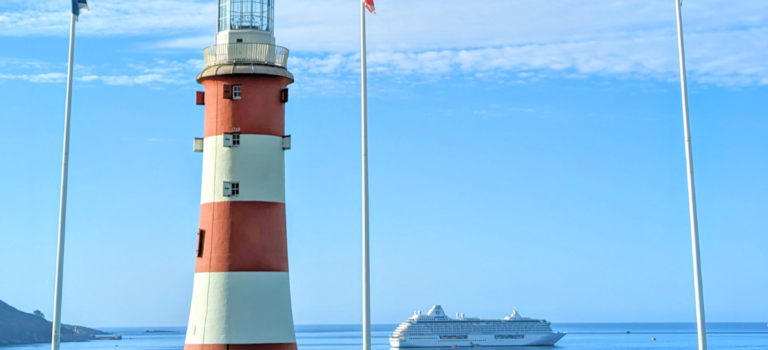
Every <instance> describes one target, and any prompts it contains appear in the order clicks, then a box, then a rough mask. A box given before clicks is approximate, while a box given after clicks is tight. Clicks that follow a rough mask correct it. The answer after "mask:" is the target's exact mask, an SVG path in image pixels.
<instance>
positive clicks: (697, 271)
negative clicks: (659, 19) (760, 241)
mask: <svg viewBox="0 0 768 350" xmlns="http://www.w3.org/2000/svg"><path fill="white" fill-rule="evenodd" d="M682 6H683V1H682V0H675V8H676V9H677V45H678V48H679V50H680V86H681V90H682V95H683V124H684V127H685V158H686V165H687V170H688V206H689V211H690V215H691V244H692V248H693V281H694V290H695V294H696V325H697V331H698V335H699V350H707V328H706V324H705V317H704V286H703V284H702V281H701V255H700V253H699V224H698V218H697V215H696V187H695V185H694V180H693V151H692V149H691V147H692V145H691V129H690V120H689V117H688V82H687V80H686V76H685V48H684V45H683V15H682Z"/></svg>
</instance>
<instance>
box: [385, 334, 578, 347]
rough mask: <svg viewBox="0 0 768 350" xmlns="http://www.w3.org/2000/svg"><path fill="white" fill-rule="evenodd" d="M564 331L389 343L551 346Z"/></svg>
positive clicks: (419, 338)
mask: <svg viewBox="0 0 768 350" xmlns="http://www.w3.org/2000/svg"><path fill="white" fill-rule="evenodd" d="M564 336H565V333H551V332H542V333H535V332H531V333H526V334H525V335H524V336H523V337H522V338H516V339H510V338H502V339H498V338H496V336H494V335H493V334H470V335H468V336H467V339H440V337H439V336H412V337H409V336H405V337H403V338H389V344H390V345H391V346H392V347H395V348H459V347H460V348H469V347H491V348H493V347H502V346H553V345H555V343H557V341H558V340H560V339H561V338H563V337H564Z"/></svg>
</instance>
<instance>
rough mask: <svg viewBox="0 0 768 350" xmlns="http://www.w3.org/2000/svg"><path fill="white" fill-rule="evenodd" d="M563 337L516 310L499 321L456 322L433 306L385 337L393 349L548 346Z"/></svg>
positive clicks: (459, 319)
mask: <svg viewBox="0 0 768 350" xmlns="http://www.w3.org/2000/svg"><path fill="white" fill-rule="evenodd" d="M564 336H565V333H554V332H552V327H550V323H549V322H547V320H543V319H537V318H529V317H522V316H520V314H518V313H517V310H514V311H512V315H509V316H507V317H504V318H503V319H487V320H483V319H480V318H469V317H467V318H465V317H464V314H456V318H450V317H448V316H446V315H445V311H443V308H442V307H441V306H440V305H435V306H433V307H432V308H431V309H429V312H427V314H426V315H422V314H421V311H416V312H414V313H413V316H411V317H410V318H408V320H406V321H405V322H403V323H401V324H400V325H399V326H398V327H397V329H395V331H394V332H393V333H392V335H390V336H389V344H390V345H392V346H393V347H395V348H433V347H441V348H458V347H501V346H537V345H538V346H552V345H555V343H557V341H558V340H560V339H561V338H562V337H564Z"/></svg>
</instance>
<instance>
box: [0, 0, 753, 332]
mask: <svg viewBox="0 0 768 350" xmlns="http://www.w3.org/2000/svg"><path fill="white" fill-rule="evenodd" d="M142 4H143V5H142V6H136V5H135V2H134V1H127V0H103V1H96V0H94V1H92V2H91V3H90V7H91V11H90V12H87V13H84V14H83V15H82V16H81V20H80V22H78V38H77V45H76V49H77V51H76V61H77V66H76V69H75V77H76V81H75V94H74V105H73V124H72V156H71V168H70V199H69V223H68V240H67V253H66V259H67V260H66V282H65V304H64V321H65V322H69V323H79V324H84V325H89V326H102V327H104V326H161V325H166V326H177V325H185V324H186V322H187V315H188V311H189V305H190V297H191V288H192V277H193V272H194V263H195V259H194V256H193V255H194V249H195V248H194V245H195V234H196V232H197V226H198V213H199V193H200V192H199V191H200V177H201V166H202V157H201V156H200V154H198V153H193V152H192V147H191V144H192V139H193V138H194V137H200V136H201V135H202V132H203V130H202V127H203V126H202V122H203V109H202V107H199V106H195V105H194V92H195V91H197V90H201V89H202V87H201V86H200V85H198V84H197V83H196V82H195V81H194V78H195V75H196V74H197V73H198V72H199V71H200V69H201V65H202V55H201V49H202V48H203V47H205V46H207V45H210V44H212V43H213V36H214V35H215V23H216V22H215V14H216V11H215V7H216V5H215V1H191V0H190V1H181V0H155V1H151V2H144V3H142ZM376 5H377V10H378V12H379V14H378V15H377V16H375V17H370V18H369V49H370V57H369V60H370V64H371V67H370V68H371V73H370V170H371V235H372V274H373V277H372V288H373V292H372V297H373V321H374V322H375V323H396V322H400V321H401V320H402V319H404V318H406V317H407V316H409V315H410V314H411V312H412V311H413V310H416V309H422V310H426V309H428V308H429V307H430V306H431V305H432V304H435V303H441V304H442V305H443V306H444V307H445V309H446V311H447V312H449V313H454V312H464V313H466V314H467V315H473V316H482V317H500V316H503V315H504V314H506V313H509V312H510V311H511V309H512V307H517V309H518V310H519V311H520V312H521V313H522V314H524V315H530V316H536V317H545V318H548V319H550V320H552V321H554V322H621V321H640V322H644V321H647V322H653V321H675V322H677V321H680V322H688V321H690V322H692V321H694V320H695V318H694V316H695V311H694V303H693V284H692V280H693V279H692V268H691V249H690V233H689V225H688V213H687V192H686V180H685V154H684V148H683V147H684V145H683V136H682V135H683V130H682V117H681V106H680V92H679V81H678V80H677V79H678V67H677V47H676V41H675V13H674V1H672V0H652V1H648V0H642V1H641V0H623V1H600V2H595V1H586V0H563V1H558V2H541V1H536V0H518V1H509V0H486V1H483V2H477V3H475V2H467V1H459V0H443V1H436V0H422V1H418V2H412V1H405V0H377V3H376ZM68 6H69V5H68V2H67V1H58V2H52V1H44V2H29V1H20V0H10V1H4V2H3V4H2V5H0V44H2V47H5V48H9V49H8V50H3V51H2V53H0V96H2V102H3V107H2V113H0V125H2V127H1V128H0V146H2V148H3V149H4V150H5V151H4V152H2V153H0V164H3V165H4V166H3V170H4V171H2V173H1V174H2V175H0V179H1V180H2V182H3V183H4V184H5V185H4V186H2V187H0V188H2V192H0V193H2V195H3V198H6V200H4V201H2V203H0V221H1V222H3V224H4V225H3V233H2V234H0V237H2V238H3V243H2V244H0V281H1V282H0V300H4V301H6V302H9V303H11V304H12V305H14V306H16V307H18V308H20V309H22V310H25V311H32V310H35V309H40V310H42V311H43V312H44V313H46V314H48V315H50V314H51V313H52V312H51V310H52V300H53V277H54V268H55V251H56V227H57V213H58V198H59V197H58V196H59V181H60V166H61V163H60V162H61V142H62V130H63V110H64V95H65V84H64V81H65V79H66V75H65V74H66V57H67V45H68V41H67V34H68V18H69V17H68V15H67V11H68V8H67V7H68ZM358 9H359V8H358V6H357V2H355V1H351V0H350V1H341V0H327V1H308V0H293V1H278V2H277V8H276V17H277V19H276V26H275V27H276V37H277V42H278V44H280V45H283V46H286V47H288V48H289V49H291V60H290V61H289V69H290V70H291V71H292V72H293V73H294V74H295V76H296V83H295V84H293V85H292V86H291V102H290V103H289V104H288V107H287V130H288V133H290V134H291V135H293V149H292V150H290V151H289V153H288V154H287V158H286V167H287V169H286V171H287V185H286V186H287V188H286V191H287V205H288V231H289V254H290V268H291V283H292V297H293V305H294V318H295V320H296V323H298V324H321V323H345V324H349V323H358V322H359V320H360V316H359V315H360V271H361V270H360V243H361V241H360V209H361V206H360V194H359V190H360V163H359V154H360V151H359V142H360V136H359V103H360V102H359V85H358V84H359V83H358V81H359V76H358V74H359V70H358V64H359V55H358V52H357V51H356V50H358V47H359V43H358V41H357V40H358V36H359V32H358V17H357V15H358ZM684 15H685V20H686V43H687V53H688V55H689V56H688V58H689V60H688V64H689V74H690V79H691V86H690V90H691V91H690V92H691V96H690V103H691V116H692V128H693V140H694V155H695V159H696V180H697V185H698V195H699V206H700V228H701V244H702V255H703V268H704V283H705V290H706V294H705V298H706V306H707V315H708V318H709V320H711V321H760V322H763V321H765V315H766V312H768V299H766V298H765V295H766V293H767V292H768V282H766V281H768V278H766V277H768V276H767V275H766V270H765V266H768V257H767V254H765V252H766V251H768V238H766V237H767V236H766V231H767V230H768V224H766V222H765V217H766V214H768V210H767V209H766V208H767V206H766V205H765V201H764V198H766V197H768V186H766V182H765V174H766V173H768V156H766V152H765V150H766V149H768V141H766V140H768V137H766V136H768V119H766V114H767V113H768V108H766V104H765V96H766V93H767V92H768V87H767V85H768V68H766V65H765V52H766V49H768V47H767V46H768V3H763V2H744V1H742V2H731V1H720V0H686V1H685V6H684Z"/></svg>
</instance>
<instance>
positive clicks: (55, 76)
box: [0, 73, 67, 83]
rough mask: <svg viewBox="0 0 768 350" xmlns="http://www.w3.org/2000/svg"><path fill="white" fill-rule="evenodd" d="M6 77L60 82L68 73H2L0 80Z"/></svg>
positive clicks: (36, 81)
mask: <svg viewBox="0 0 768 350" xmlns="http://www.w3.org/2000/svg"><path fill="white" fill-rule="evenodd" d="M6 79H9V80H10V79H21V80H26V81H28V82H31V83H60V82H63V81H65V80H66V79H67V75H66V74H63V73H42V74H0V81H2V80H6Z"/></svg>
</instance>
